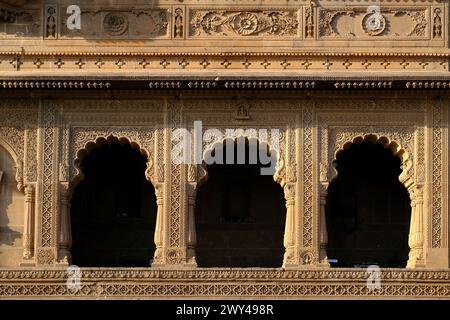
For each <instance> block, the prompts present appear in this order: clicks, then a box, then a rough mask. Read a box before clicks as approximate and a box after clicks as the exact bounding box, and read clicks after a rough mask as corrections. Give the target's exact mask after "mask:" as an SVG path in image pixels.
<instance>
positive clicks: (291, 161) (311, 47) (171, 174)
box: [0, 0, 450, 298]
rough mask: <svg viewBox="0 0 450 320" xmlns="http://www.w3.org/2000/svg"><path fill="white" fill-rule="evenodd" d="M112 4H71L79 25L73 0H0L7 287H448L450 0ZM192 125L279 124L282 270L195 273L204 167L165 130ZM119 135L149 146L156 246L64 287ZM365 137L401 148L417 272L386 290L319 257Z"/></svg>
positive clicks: (195, 292) (171, 290) (51, 291)
mask: <svg viewBox="0 0 450 320" xmlns="http://www.w3.org/2000/svg"><path fill="white" fill-rule="evenodd" d="M113 3H114V2H111V1H104V2H102V1H95V2H94V4H93V2H92V1H79V3H78V4H77V5H78V6H79V8H80V9H81V13H80V17H81V18H80V24H81V29H79V30H78V29H75V30H70V29H69V28H68V27H67V23H68V20H67V19H68V18H69V17H70V15H71V14H67V13H66V12H67V7H68V6H69V5H71V4H72V3H70V1H58V3H56V2H52V1H0V9H1V10H2V15H1V17H0V41H1V43H2V46H1V49H0V50H1V52H0V96H1V97H2V100H1V101H0V115H1V117H0V165H1V167H0V183H1V184H0V186H1V188H0V232H2V230H3V229H8V230H9V231H8V232H7V233H3V232H2V236H1V237H2V238H0V239H1V242H0V268H1V269H0V297H1V298H18V297H38V296H46V297H55V298H56V297H76V296H78V297H88V298H98V297H113V298H114V297H144V298H164V297H175V298H176V297H181V298H186V297H200V298H223V297H230V296H231V297H243V298H254V297H260V298H265V297H269V298H275V297H283V298H300V297H305V298H317V297H328V298H329V297H360V298H361V297H365V298H366V297H377V298H379V297H386V298H392V297H394V298H405V297H406V298H416V297H439V298H449V297H450V269H449V267H450V265H449V259H450V251H449V210H448V195H449V190H448V182H449V171H448V167H449V163H448V152H449V150H448V138H449V131H448V124H449V113H448V108H449V106H450V98H449V95H448V89H449V88H450V75H449V69H448V63H449V56H450V51H449V50H448V30H447V28H446V26H448V22H447V19H448V2H447V1H437V0H436V1H423V2H420V3H411V2H409V1H400V2H396V3H392V2H390V1H381V3H379V2H377V3H375V2H374V3H372V2H370V1H367V3H366V1H364V2H361V1H356V2H354V3H353V1H350V2H349V1H346V2H345V3H344V1H338V0H325V1H293V2H292V3H290V4H286V2H285V1H277V0H273V1H262V2H261V4H258V5H255V4H254V3H253V1H246V0H242V1H238V3H237V4H235V5H231V4H229V3H228V2H227V1H217V2H216V1H215V2H214V3H212V2H211V1H191V0H185V1H182V2H180V1H171V0H162V1H157V3H155V4H154V5H152V6H150V5H148V2H147V1H133V3H132V4H131V3H129V4H124V3H119V2H117V4H113ZM373 5H378V8H379V9H380V11H379V12H378V11H377V10H376V9H373V8H372V9H370V10H369V9H368V7H369V6H373ZM373 10H375V11H373ZM74 12H76V10H75V11H74ZM377 12H378V13H377ZM375 14H379V16H377V21H378V22H377V24H375V25H373V24H371V23H369V22H368V20H370V19H373V16H374V15H375ZM196 120H201V121H203V130H207V129H209V128H214V129H219V130H221V131H222V132H223V133H224V135H225V136H226V135H227V132H226V131H225V129H227V128H231V129H240V128H243V129H246V128H267V129H278V130H280V132H281V133H282V134H281V137H282V139H281V144H280V150H279V155H278V166H277V170H276V173H275V175H274V178H275V180H276V181H277V182H278V183H279V184H280V185H281V186H282V188H283V190H284V195H285V200H286V226H285V234H284V247H285V254H284V260H283V266H280V267H281V268H279V269H261V268H257V269H224V268H222V269H221V268H212V269H210V268H197V262H196V255H195V254H196V253H195V246H196V243H195V238H196V237H195V232H196V229H195V217H194V206H195V197H196V191H197V189H198V186H199V185H200V184H201V183H202V181H203V180H204V179H205V177H206V175H207V172H206V171H205V168H204V167H203V166H202V165H187V164H186V165H179V164H174V163H173V162H172V161H171V150H172V149H173V147H174V141H173V140H172V139H171V134H172V132H173V130H176V129H179V128H186V129H188V130H190V131H191V130H193V124H194V121H196ZM244 135H245V133H244ZM237 136H239V133H234V134H232V135H231V136H230V138H236V137H237ZM109 137H115V138H118V139H122V140H124V141H125V140H126V141H127V142H128V143H132V144H134V145H137V146H138V148H139V149H140V150H141V151H142V153H143V154H145V155H147V157H148V163H147V170H146V172H145V174H146V178H147V179H148V180H149V181H150V182H151V183H152V184H153V186H154V187H155V192H156V199H157V205H158V209H157V219H156V228H155V236H154V241H155V245H156V251H155V256H154V259H153V264H152V266H151V267H149V268H148V269H124V268H113V269H110V268H89V269H86V270H84V269H83V270H82V287H81V289H80V290H78V291H71V290H70V289H68V288H67V287H66V279H67V273H66V267H67V266H68V265H69V264H70V262H71V254H70V249H71V242H72V241H71V225H70V222H71V221H70V220H71V219H70V199H71V195H72V193H73V190H74V188H75V186H76V185H77V184H78V183H79V182H80V181H81V180H82V179H83V172H82V171H81V170H80V168H79V164H80V161H81V160H82V158H83V156H84V155H85V154H87V153H88V152H89V148H90V147H91V146H92V144H95V143H98V141H100V140H101V139H107V138H109ZM362 141H370V142H373V143H376V144H381V145H383V146H384V148H387V149H390V150H392V152H393V154H394V155H396V156H398V157H399V158H400V160H401V169H402V173H401V175H400V177H399V178H400V182H401V183H402V184H403V185H404V186H405V187H406V188H407V189H408V192H409V195H410V198H411V227H410V233H409V247H410V253H409V259H408V265H407V268H406V269H382V274H381V279H382V288H381V289H380V290H376V291H370V290H368V289H367V287H366V279H367V272H366V271H365V270H364V269H358V268H355V269H340V268H330V267H329V264H328V261H327V258H326V257H327V255H326V242H327V230H326V226H325V221H324V220H325V202H326V194H327V188H328V185H329V183H330V182H331V181H332V180H333V178H334V177H335V176H336V173H337V172H336V169H335V168H334V167H333V161H334V160H335V159H336V156H337V155H338V154H339V152H340V151H341V150H344V149H346V148H348V146H349V144H352V143H361V142H362ZM212 142H214V141H212ZM260 142H267V143H269V145H270V137H267V141H260ZM13 185H14V188H13ZM3 234H5V236H3ZM15 235H16V236H15ZM12 238H14V239H15V240H14V241H13V240H12ZM4 240H5V241H4ZM11 242H13V245H11ZM7 251H8V252H12V251H14V253H13V254H11V255H9V254H8V256H7V257H8V258H7V259H4V258H3V257H4V254H6V253H5V252H7ZM10 257H11V258H10ZM40 280H43V281H40Z"/></svg>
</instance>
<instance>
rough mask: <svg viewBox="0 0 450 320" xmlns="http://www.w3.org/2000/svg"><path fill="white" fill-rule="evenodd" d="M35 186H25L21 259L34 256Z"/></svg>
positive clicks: (28, 258)
mask: <svg viewBox="0 0 450 320" xmlns="http://www.w3.org/2000/svg"><path fill="white" fill-rule="evenodd" d="M34 202H35V188H34V186H31V185H27V186H26V187H25V211H24V228H23V259H24V260H30V259H32V258H33V256H34V232H33V231H34V213H35V212H34V208H35V205H34Z"/></svg>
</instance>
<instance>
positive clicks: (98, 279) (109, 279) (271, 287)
mask: <svg viewBox="0 0 450 320" xmlns="http://www.w3.org/2000/svg"><path fill="white" fill-rule="evenodd" d="M82 277H83V278H82V281H81V289H80V290H77V291H74V290H71V289H69V288H68V286H67V285H66V278H67V274H66V271H65V270H62V271H55V270H46V271H39V270H36V271H24V270H21V271H16V270H11V271H2V272H0V296H2V297H13V298H18V297H39V296H40V297H42V296H47V297H87V298H96V297H97V298H99V297H103V298H104V297H127V296H128V297H148V298H151V297H193V296H195V297H205V298H211V297H237V296H241V297H286V298H293V297H324V298H328V299H329V298H330V297H336V298H339V297H367V298H379V297H398V298H405V297H410V298H419V297H423V298H427V297H440V298H448V297H449V295H450V284H449V283H448V279H449V273H448V272H446V271H416V270H415V271H405V270H399V271H392V270H382V272H381V279H382V281H383V284H382V286H381V288H380V289H376V290H370V289H369V288H368V286H367V284H366V281H367V279H368V277H369V274H368V273H367V271H366V270H333V271H329V270H313V271H312V270H305V271H283V270H271V271H266V270H262V271H247V270H233V271H230V270H213V271H210V270H196V271H179V270H177V271H151V270H126V269H120V270H82ZM192 279H196V280H195V281H194V280H192ZM274 279H276V281H277V283H274ZM17 280H20V281H17ZM38 280H45V281H38ZM211 280H213V282H212V283H206V282H205V281H211ZM430 281H431V282H432V283H430Z"/></svg>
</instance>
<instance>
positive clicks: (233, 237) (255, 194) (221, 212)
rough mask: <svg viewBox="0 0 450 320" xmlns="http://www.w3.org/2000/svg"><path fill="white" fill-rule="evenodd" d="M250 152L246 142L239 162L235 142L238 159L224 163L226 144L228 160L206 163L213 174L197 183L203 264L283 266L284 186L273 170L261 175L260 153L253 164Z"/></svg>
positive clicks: (199, 259)
mask: <svg viewBox="0 0 450 320" xmlns="http://www.w3.org/2000/svg"><path fill="white" fill-rule="evenodd" d="M256 146H257V144H256ZM250 147H252V146H251V145H250ZM257 147H259V146H257ZM249 151H250V148H249V145H248V143H247V144H246V146H245V155H246V157H245V164H236V162H237V158H236V155H237V145H236V144H235V145H234V155H235V159H234V163H235V164H225V159H226V156H227V148H226V147H225V146H223V152H224V160H223V162H224V164H212V165H209V166H207V170H208V176H209V179H208V181H207V182H206V183H205V184H204V185H202V186H201V187H200V188H199V191H198V194H197V201H196V227H197V263H198V265H199V266H200V267H280V266H281V265H282V261H283V254H284V246H283V234H284V226H285V219H286V207H285V199H284V193H283V189H282V188H281V186H280V185H279V184H277V183H276V182H275V181H274V180H273V176H272V175H261V167H263V165H262V164H261V161H260V159H259V156H258V159H257V162H256V164H250V163H249V162H250V161H249ZM268 154H269V153H268ZM265 166H266V167H268V166H269V165H265Z"/></svg>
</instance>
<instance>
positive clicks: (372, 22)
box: [362, 12, 386, 36]
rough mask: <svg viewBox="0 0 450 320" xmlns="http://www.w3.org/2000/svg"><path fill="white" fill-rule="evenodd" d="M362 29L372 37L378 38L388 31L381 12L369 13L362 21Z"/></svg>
mask: <svg viewBox="0 0 450 320" xmlns="http://www.w3.org/2000/svg"><path fill="white" fill-rule="evenodd" d="M362 28H363V30H364V31H365V32H366V33H367V34H368V35H370V36H378V35H380V34H382V33H383V32H384V30H385V29H386V19H385V18H384V16H383V15H382V14H381V13H379V12H374V13H368V14H366V15H365V16H364V17H363V19H362Z"/></svg>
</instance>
